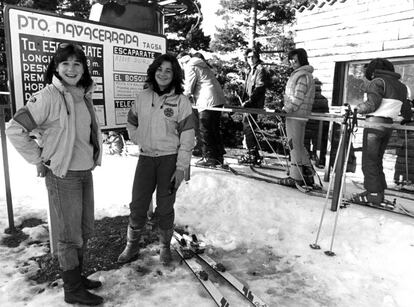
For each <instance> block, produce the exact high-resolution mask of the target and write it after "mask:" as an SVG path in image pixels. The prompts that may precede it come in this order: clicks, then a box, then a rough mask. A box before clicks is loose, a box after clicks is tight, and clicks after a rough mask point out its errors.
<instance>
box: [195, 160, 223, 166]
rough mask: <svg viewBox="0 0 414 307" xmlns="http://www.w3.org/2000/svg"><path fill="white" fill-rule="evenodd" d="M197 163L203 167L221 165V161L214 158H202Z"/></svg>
mask: <svg viewBox="0 0 414 307" xmlns="http://www.w3.org/2000/svg"><path fill="white" fill-rule="evenodd" d="M196 165H197V166H202V167H215V166H216V165H219V162H218V161H217V160H216V159H213V158H202V159H200V160H198V161H197V162H196Z"/></svg>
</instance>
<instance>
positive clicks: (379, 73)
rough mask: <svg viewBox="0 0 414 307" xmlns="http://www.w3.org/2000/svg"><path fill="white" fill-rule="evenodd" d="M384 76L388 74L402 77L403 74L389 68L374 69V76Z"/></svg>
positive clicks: (397, 77) (398, 77)
mask: <svg viewBox="0 0 414 307" xmlns="http://www.w3.org/2000/svg"><path fill="white" fill-rule="evenodd" d="M382 76H388V77H392V78H396V79H400V78H401V75H400V74H399V73H396V72H392V71H388V70H382V69H376V70H375V71H374V78H380V77H382Z"/></svg>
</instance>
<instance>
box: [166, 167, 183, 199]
mask: <svg viewBox="0 0 414 307" xmlns="http://www.w3.org/2000/svg"><path fill="white" fill-rule="evenodd" d="M184 175H185V173H184V170H182V169H176V170H175V172H174V174H173V175H172V177H171V180H170V188H169V193H170V194H173V193H174V192H175V191H177V190H178V188H179V187H180V185H181V182H183V180H184Z"/></svg>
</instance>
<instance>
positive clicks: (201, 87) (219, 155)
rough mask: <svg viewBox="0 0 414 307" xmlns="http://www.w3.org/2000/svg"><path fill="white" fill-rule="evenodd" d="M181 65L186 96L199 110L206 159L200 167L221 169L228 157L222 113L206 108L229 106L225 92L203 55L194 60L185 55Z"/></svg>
mask: <svg viewBox="0 0 414 307" xmlns="http://www.w3.org/2000/svg"><path fill="white" fill-rule="evenodd" d="M179 61H180V62H181V64H182V65H183V67H184V74H185V79H184V95H187V96H192V97H193V98H194V101H195V105H196V106H197V107H198V118H199V120H198V124H199V139H200V141H201V150H202V156H203V157H202V158H201V160H200V161H198V162H197V165H200V166H216V165H221V164H223V162H224V161H223V154H224V153H225V150H224V145H223V140H222V137H221V133H220V117H221V112H218V111H213V110H203V107H217V108H220V107H222V106H223V105H224V103H225V97H224V92H223V89H222V88H221V85H220V83H219V82H218V81H217V79H216V77H215V75H214V72H213V71H212V69H211V68H210V66H209V65H208V64H207V62H206V61H205V59H204V57H203V55H202V54H201V53H197V54H195V55H193V57H190V56H189V55H185V56H183V57H181V58H180V59H179Z"/></svg>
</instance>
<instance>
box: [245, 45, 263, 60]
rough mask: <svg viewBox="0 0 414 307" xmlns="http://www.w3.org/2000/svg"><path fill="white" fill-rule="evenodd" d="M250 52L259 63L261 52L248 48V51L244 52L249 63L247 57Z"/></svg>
mask: <svg viewBox="0 0 414 307" xmlns="http://www.w3.org/2000/svg"><path fill="white" fill-rule="evenodd" d="M250 52H253V56H254V57H256V59H257V60H258V61H260V53H259V51H257V50H255V49H252V48H247V49H246V51H245V52H244V59H245V61H247V55H248V54H249V53H250Z"/></svg>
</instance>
